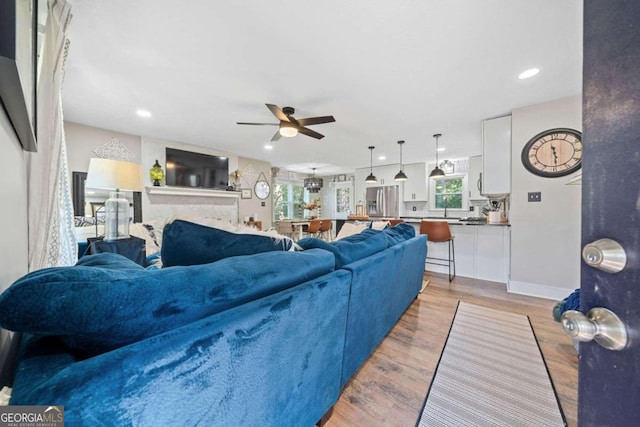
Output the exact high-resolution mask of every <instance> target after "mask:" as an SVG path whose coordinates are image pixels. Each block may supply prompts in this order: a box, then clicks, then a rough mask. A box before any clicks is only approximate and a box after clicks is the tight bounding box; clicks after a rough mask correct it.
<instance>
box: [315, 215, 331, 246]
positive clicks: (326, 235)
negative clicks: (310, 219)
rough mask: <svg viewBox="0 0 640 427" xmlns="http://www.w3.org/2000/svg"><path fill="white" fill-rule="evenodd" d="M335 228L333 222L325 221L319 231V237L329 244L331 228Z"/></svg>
mask: <svg viewBox="0 0 640 427" xmlns="http://www.w3.org/2000/svg"><path fill="white" fill-rule="evenodd" d="M332 226H333V221H331V220H330V219H323V220H322V223H321V224H320V230H318V235H319V236H320V238H321V239H323V240H326V241H327V242H330V241H331V227H332Z"/></svg>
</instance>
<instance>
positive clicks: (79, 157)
mask: <svg viewBox="0 0 640 427" xmlns="http://www.w3.org/2000/svg"><path fill="white" fill-rule="evenodd" d="M64 128H65V134H66V139H67V148H68V149H67V152H68V161H69V170H70V171H71V172H86V171H87V169H88V168H89V159H90V158H92V157H96V154H95V153H94V152H93V150H94V149H96V148H98V147H100V146H101V145H103V144H106V143H108V142H109V141H110V140H111V139H112V138H117V139H118V140H119V141H120V143H122V145H123V146H124V147H125V148H126V149H127V150H128V151H129V152H131V153H132V154H133V155H134V156H135V158H134V159H133V160H132V161H133V162H135V163H140V164H141V165H142V178H143V182H144V185H145V186H151V180H150V178H149V174H148V170H149V169H150V168H151V166H153V164H154V162H155V161H156V159H157V160H158V161H159V162H160V164H161V165H164V164H165V147H167V146H169V147H174V148H179V149H183V150H188V151H195V152H202V153H206V154H214V155H225V156H228V157H229V171H234V170H236V169H238V168H239V169H240V170H241V171H243V172H245V173H244V175H243V177H242V179H241V186H242V188H250V189H251V192H252V198H251V199H242V200H240V201H239V203H236V201H235V199H227V198H217V199H215V200H212V199H209V200H206V199H203V198H185V197H184V196H180V197H172V196H152V197H151V198H152V199H153V200H150V198H149V196H148V195H147V194H146V192H143V197H142V201H143V204H142V215H143V220H144V221H152V220H160V219H167V218H171V217H173V216H177V215H182V214H189V215H190V216H197V215H206V216H213V217H221V218H225V219H232V220H233V221H234V222H235V221H237V218H238V217H240V218H242V217H244V216H256V215H255V214H258V215H257V217H258V219H259V220H260V221H262V227H263V229H267V228H269V227H270V226H271V197H269V198H268V199H267V200H260V199H258V198H257V197H255V194H253V186H254V185H255V181H256V180H257V178H258V175H259V174H260V172H263V173H264V174H265V176H266V177H267V180H268V181H270V180H271V164H270V163H268V162H264V161H262V160H255V159H248V158H243V157H238V156H236V155H232V154H229V153H224V152H221V151H217V150H214V149H208V148H204V147H198V146H194V145H189V144H184V143H181V142H175V141H164V140H160V139H154V138H146V137H140V136H137V135H129V134H125V133H120V132H115V131H111V130H107V129H100V128H96V127H92V126H87V125H83V124H79V123H73V122H65V124H64ZM154 202H155V203H154ZM262 202H265V206H262ZM238 209H239V211H238Z"/></svg>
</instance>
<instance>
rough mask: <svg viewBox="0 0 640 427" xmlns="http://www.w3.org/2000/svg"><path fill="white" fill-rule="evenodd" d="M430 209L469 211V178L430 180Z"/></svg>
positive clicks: (454, 176)
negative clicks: (466, 195)
mask: <svg viewBox="0 0 640 427" xmlns="http://www.w3.org/2000/svg"><path fill="white" fill-rule="evenodd" d="M429 184H430V185H429V187H430V193H431V194H430V196H431V197H430V198H429V200H430V208H431V210H436V211H438V210H442V211H446V210H465V211H466V210H467V209H468V208H469V201H468V199H467V197H464V196H465V194H467V191H468V189H467V176H466V175H451V176H445V177H443V178H440V179H434V180H430V183H429Z"/></svg>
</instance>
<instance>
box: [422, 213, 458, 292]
mask: <svg viewBox="0 0 640 427" xmlns="http://www.w3.org/2000/svg"><path fill="white" fill-rule="evenodd" d="M420 234H426V235H427V242H431V243H448V244H449V251H448V255H449V256H448V258H437V257H430V256H429V251H428V250H427V259H426V260H425V263H426V264H434V265H441V266H444V267H448V268H449V282H451V281H452V280H453V279H454V277H456V250H455V246H454V244H453V235H452V234H451V229H450V228H449V223H448V222H446V221H421V222H420ZM427 245H428V243H427ZM452 265H453V274H451V266H452Z"/></svg>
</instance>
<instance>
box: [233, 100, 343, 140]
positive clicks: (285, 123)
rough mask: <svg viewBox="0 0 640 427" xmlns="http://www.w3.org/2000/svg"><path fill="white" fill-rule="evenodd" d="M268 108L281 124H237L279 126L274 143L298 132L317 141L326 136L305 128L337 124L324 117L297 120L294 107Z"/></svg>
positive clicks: (270, 106) (245, 123)
mask: <svg viewBox="0 0 640 427" xmlns="http://www.w3.org/2000/svg"><path fill="white" fill-rule="evenodd" d="M266 106H267V108H268V109H269V110H270V111H271V112H272V113H273V115H274V116H276V118H277V119H278V120H280V123H247V122H236V123H237V124H239V125H253V126H278V127H279V129H278V131H277V132H276V133H275V134H274V135H273V138H271V140H272V141H277V140H279V139H280V137H281V136H287V137H292V136H296V135H297V134H298V132H300V133H301V134H303V135H307V136H310V137H312V138H316V139H322V138H324V135H322V134H319V133H318V132H316V131H313V130H311V129H309V128H307V127H305V126H309V125H319V124H322V123H331V122H335V121H336V119H334V118H333V116H322V117H308V118H306V119H296V118H294V117H293V114H294V113H295V111H296V110H295V109H294V108H293V107H284V108H282V109H281V108H280V107H278V106H277V105H273V104H266Z"/></svg>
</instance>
